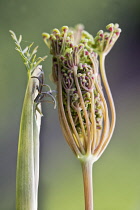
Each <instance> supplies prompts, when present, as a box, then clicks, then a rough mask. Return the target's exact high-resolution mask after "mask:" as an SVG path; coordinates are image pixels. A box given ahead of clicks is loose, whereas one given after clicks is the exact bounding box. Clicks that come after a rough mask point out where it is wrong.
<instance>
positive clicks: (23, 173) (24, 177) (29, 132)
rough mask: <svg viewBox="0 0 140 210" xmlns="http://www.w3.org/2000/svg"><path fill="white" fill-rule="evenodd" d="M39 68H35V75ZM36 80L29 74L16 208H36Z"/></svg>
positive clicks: (37, 150) (37, 155) (23, 113)
mask: <svg viewBox="0 0 140 210" xmlns="http://www.w3.org/2000/svg"><path fill="white" fill-rule="evenodd" d="M39 71H40V69H35V71H34V76H37V74H38V73H39ZM37 85H38V80H37V79H33V78H31V76H29V80H28V84H27V89H26V93H25V98H24V103H23V109H22V116H21V124H20V133H19V144H18V157H17V177H16V210H36V209H37V191H38V178H39V132H40V121H41V116H40V115H39V114H37V113H36V110H35V105H34V98H35V96H36V94H37V89H36V87H37Z"/></svg>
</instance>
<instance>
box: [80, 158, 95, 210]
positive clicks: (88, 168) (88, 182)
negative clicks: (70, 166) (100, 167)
mask: <svg viewBox="0 0 140 210" xmlns="http://www.w3.org/2000/svg"><path fill="white" fill-rule="evenodd" d="M92 165H93V163H92V161H91V160H88V161H84V162H82V172H83V183H84V197H85V210H93V185H92Z"/></svg>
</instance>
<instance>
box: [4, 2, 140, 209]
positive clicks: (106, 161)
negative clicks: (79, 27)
mask: <svg viewBox="0 0 140 210" xmlns="http://www.w3.org/2000/svg"><path fill="white" fill-rule="evenodd" d="M111 22H113V23H116V22H117V23H119V24H120V27H121V28H122V34H121V36H120V38H119V40H118V41H117V43H116V44H115V46H114V47H113V49H112V51H111V52H110V54H109V55H108V56H107V59H106V72H107V76H108V80H109V84H110V86H111V90H112V94H113V97H114V101H115V105H116V112H117V124H116V129H115V132H114V135H113V138H112V141H111V143H110V144H109V146H108V148H107V149H106V151H105V152H104V154H103V155H102V157H101V158H100V159H99V160H98V161H97V162H96V163H95V164H94V166H93V182H94V205H95V210H139V209H140V38H139V37H140V35H139V34H140V2H139V1H138V0H133V1H127V0H123V1H122V0H112V1H111V0H98V1H95V0H86V1H82V0H81V1H80V0H71V1H68V0H65V1H62V0H59V1H56V0H51V1H47V0H46V1H45V0H40V1H37V0H35V1H32V0H31V1H27V0H24V1H23V0H1V1H0V210H14V209H15V175H16V156H17V144H18V130H19V123H20V115H21V109H22V102H23V98H24V92H25V88H26V82H27V77H26V70H25V67H24V65H23V62H22V60H21V58H20V56H19V55H18V52H16V51H15V49H14V48H15V45H14V42H13V40H12V39H11V37H10V34H9V30H13V31H14V32H15V33H16V34H17V35H19V34H22V35H23V40H24V41H23V45H26V44H27V45H28V44H29V43H30V42H32V41H34V42H35V45H39V50H38V56H43V55H46V54H47V55H49V50H48V49H47V47H46V46H45V44H44V43H43V40H42V37H41V34H42V32H49V33H50V32H51V30H52V29H53V28H60V27H61V26H63V25H68V26H74V25H76V24H77V23H83V24H84V25H85V29H86V30H87V31H88V32H89V33H91V34H93V36H94V35H95V34H96V32H97V31H98V30H100V29H103V30H105V26H106V25H107V24H109V23H111ZM43 69H44V71H45V75H46V78H45V80H46V83H47V84H49V85H51V87H52V88H53V89H55V85H54V84H52V83H51V82H50V80H49V75H50V73H51V56H50V55H49V56H48V58H47V59H46V61H45V62H44V63H43ZM43 113H44V117H43V118H42V129H41V140H40V143H41V147H40V185H39V209H40V210H63V209H67V210H82V209H83V210H84V200H83V184H82V174H81V168H80V163H79V161H78V160H77V159H76V158H75V157H74V155H73V153H72V151H71V150H70V149H69V147H68V145H67V143H66V142H65V140H64V138H63V135H62V133H61V129H60V126H59V121H58V115H57V110H54V109H53V106H52V105H50V104H43Z"/></svg>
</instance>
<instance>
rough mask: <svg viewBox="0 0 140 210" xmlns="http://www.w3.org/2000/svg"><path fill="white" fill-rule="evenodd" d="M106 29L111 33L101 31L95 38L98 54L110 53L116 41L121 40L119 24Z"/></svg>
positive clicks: (108, 26) (95, 47)
mask: <svg viewBox="0 0 140 210" xmlns="http://www.w3.org/2000/svg"><path fill="white" fill-rule="evenodd" d="M106 29H107V30H108V31H109V32H104V31H103V30H100V31H99V32H98V33H97V35H96V37H95V38H94V41H95V43H94V45H93V47H94V49H95V51H96V52H97V53H99V54H100V53H102V52H104V53H106V54H107V53H108V52H109V51H110V50H111V48H112V47H113V45H114V44H115V42H116V40H117V39H118V38H119V36H120V33H121V29H120V28H119V24H117V23H116V24H113V23H110V24H109V25H107V26H106Z"/></svg>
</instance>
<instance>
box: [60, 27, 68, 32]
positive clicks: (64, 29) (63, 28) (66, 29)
mask: <svg viewBox="0 0 140 210" xmlns="http://www.w3.org/2000/svg"><path fill="white" fill-rule="evenodd" d="M61 30H62V31H63V32H64V33H66V32H67V31H68V30H69V28H68V26H63V27H62V28H61Z"/></svg>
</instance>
